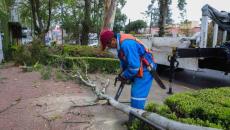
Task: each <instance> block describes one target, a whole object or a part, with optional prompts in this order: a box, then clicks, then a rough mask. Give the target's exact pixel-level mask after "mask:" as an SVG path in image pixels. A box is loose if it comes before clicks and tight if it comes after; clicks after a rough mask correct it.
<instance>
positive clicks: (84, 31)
mask: <svg viewBox="0 0 230 130" xmlns="http://www.w3.org/2000/svg"><path fill="white" fill-rule="evenodd" d="M84 1H85V6H84V20H83V22H82V37H81V39H82V42H81V44H82V45H87V44H88V41H89V36H88V35H89V31H90V24H91V23H90V21H91V20H90V9H91V4H90V0H84Z"/></svg>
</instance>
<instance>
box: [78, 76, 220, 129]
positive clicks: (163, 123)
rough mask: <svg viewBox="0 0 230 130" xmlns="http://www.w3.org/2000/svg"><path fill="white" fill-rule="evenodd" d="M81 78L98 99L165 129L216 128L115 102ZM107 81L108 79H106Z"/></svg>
mask: <svg viewBox="0 0 230 130" xmlns="http://www.w3.org/2000/svg"><path fill="white" fill-rule="evenodd" d="M77 77H79V78H80V79H81V81H82V82H84V83H85V84H86V85H87V86H90V87H92V89H93V91H94V93H95V94H96V95H97V96H98V97H99V99H107V100H108V101H109V103H110V105H112V106H113V107H115V108H117V109H118V110H120V111H122V112H125V113H127V114H129V113H130V112H131V111H132V112H134V113H135V114H137V115H140V116H142V117H144V118H146V119H147V120H149V121H151V122H153V123H154V124H157V125H158V126H160V127H161V128H163V129H167V130H185V129H186V130H217V129H215V128H209V127H202V126H196V125H190V124H184V123H181V122H177V121H174V120H170V119H168V118H165V117H163V116H160V115H158V114H156V113H152V112H146V111H144V110H140V109H135V108H132V107H130V106H127V105H125V104H122V103H119V102H117V101H116V100H115V99H114V98H112V97H110V96H108V95H106V94H104V93H102V92H101V91H100V90H99V89H98V88H97V87H96V85H95V84H90V83H86V80H82V79H83V78H82V76H77ZM107 82H108V81H107Z"/></svg>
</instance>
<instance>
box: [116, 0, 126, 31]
mask: <svg viewBox="0 0 230 130" xmlns="http://www.w3.org/2000/svg"><path fill="white" fill-rule="evenodd" d="M125 4H126V0H118V6H117V9H116V15H115V21H114V27H113V31H114V32H120V31H122V30H124V27H125V22H126V20H127V16H126V15H125V14H123V13H122V11H121V10H122V8H123V7H124V6H125Z"/></svg>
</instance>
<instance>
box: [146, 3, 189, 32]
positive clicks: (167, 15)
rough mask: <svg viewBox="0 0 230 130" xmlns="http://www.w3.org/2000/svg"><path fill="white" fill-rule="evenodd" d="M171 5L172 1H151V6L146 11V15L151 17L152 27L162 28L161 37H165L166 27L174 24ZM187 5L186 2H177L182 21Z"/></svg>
mask: <svg viewBox="0 0 230 130" xmlns="http://www.w3.org/2000/svg"><path fill="white" fill-rule="evenodd" d="M171 4H172V0H151V3H150V4H149V6H148V8H147V11H145V14H146V15H147V16H148V17H150V21H151V22H150V27H151V26H152V25H158V27H159V28H160V30H159V36H163V35H164V34H165V25H166V24H170V23H172V22H173V20H172V18H171V16H172V12H171V9H170V5H171ZM186 4H187V3H186V0H178V1H177V7H178V9H179V10H180V11H181V12H180V15H181V18H182V19H184V17H185V13H186V10H185V6H186Z"/></svg>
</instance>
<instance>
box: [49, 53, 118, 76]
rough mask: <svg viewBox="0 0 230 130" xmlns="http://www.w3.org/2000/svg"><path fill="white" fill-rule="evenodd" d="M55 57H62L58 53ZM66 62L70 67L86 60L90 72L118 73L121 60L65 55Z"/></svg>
mask: <svg viewBox="0 0 230 130" xmlns="http://www.w3.org/2000/svg"><path fill="white" fill-rule="evenodd" d="M51 57H53V58H54V59H58V58H61V56H58V55H52V56H51ZM64 61H65V64H66V65H67V66H69V67H71V66H72V64H73V63H76V62H81V61H84V62H86V64H87V65H88V72H96V71H101V72H107V73H116V72H118V70H119V67H120V66H119V64H120V63H119V60H117V59H113V58H97V57H64Z"/></svg>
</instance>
